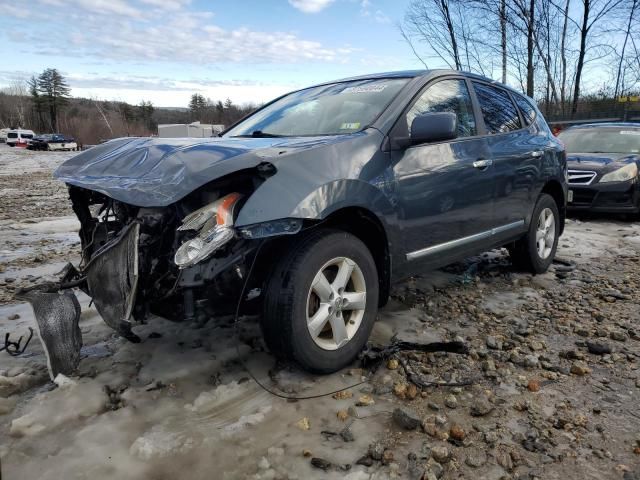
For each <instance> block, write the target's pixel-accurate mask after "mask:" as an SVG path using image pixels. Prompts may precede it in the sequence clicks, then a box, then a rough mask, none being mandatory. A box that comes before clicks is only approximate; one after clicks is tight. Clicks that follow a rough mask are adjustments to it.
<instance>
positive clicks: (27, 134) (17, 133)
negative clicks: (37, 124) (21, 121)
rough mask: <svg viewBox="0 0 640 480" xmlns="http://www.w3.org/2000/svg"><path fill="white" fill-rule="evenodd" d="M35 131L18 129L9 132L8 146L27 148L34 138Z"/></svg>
mask: <svg viewBox="0 0 640 480" xmlns="http://www.w3.org/2000/svg"><path fill="white" fill-rule="evenodd" d="M34 135H35V134H34V133H33V130H24V129H22V128H16V129H13V130H9V131H8V132H7V142H6V143H7V145H9V146H10V147H15V146H16V145H17V146H20V145H22V146H27V145H28V144H29V142H30V141H31V139H32V138H33V137H34Z"/></svg>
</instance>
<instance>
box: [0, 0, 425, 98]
mask: <svg viewBox="0 0 640 480" xmlns="http://www.w3.org/2000/svg"><path fill="white" fill-rule="evenodd" d="M408 3H409V0H263V1H259V0H235V1H231V0H209V1H204V0H31V1H21V2H16V1H15V0H0V59H2V60H1V61H0V87H2V86H7V85H8V84H10V83H11V82H13V81H16V80H25V79H27V78H29V77H30V76H31V75H33V74H37V73H39V72H41V71H42V70H44V69H45V68H57V69H58V70H60V72H61V73H62V74H63V75H64V76H65V77H66V78H67V80H68V83H69V85H70V86H71V89H72V91H71V94H72V95H73V96H82V97H90V98H96V99H100V100H121V101H127V102H130V103H134V104H137V103H139V102H140V101H142V100H147V101H151V102H153V104H154V105H156V106H164V107H186V106H187V105H188V102H189V98H190V96H191V95H192V94H193V93H196V92H197V93H201V94H203V95H204V96H205V97H209V98H211V99H212V100H224V99H225V98H227V97H228V98H231V100H233V101H234V102H236V103H240V104H243V103H248V102H253V103H260V102H265V101H267V100H270V99H271V98H274V97H276V96H278V95H281V94H283V93H285V92H288V91H291V90H294V89H296V88H301V87H304V86H308V85H312V84H315V83H319V82H323V81H328V80H333V79H338V78H344V77H349V76H353V75H359V74H365V73H372V72H380V71H390V70H403V69H416V68H420V67H421V64H420V62H419V61H418V60H417V59H416V58H415V56H414V55H413V54H412V52H411V50H410V48H409V47H408V46H407V45H406V43H405V42H404V40H403V39H402V37H401V35H400V33H399V31H398V27H397V23H398V22H400V21H401V20H402V17H403V16H404V12H405V10H406V7H407V4H408Z"/></svg>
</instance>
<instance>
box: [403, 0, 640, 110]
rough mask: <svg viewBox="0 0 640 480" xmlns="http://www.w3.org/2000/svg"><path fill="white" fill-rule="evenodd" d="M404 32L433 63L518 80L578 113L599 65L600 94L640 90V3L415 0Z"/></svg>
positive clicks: (549, 102) (551, 106)
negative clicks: (588, 76)
mask: <svg viewBox="0 0 640 480" xmlns="http://www.w3.org/2000/svg"><path fill="white" fill-rule="evenodd" d="M399 28H400V33H401V35H402V36H403V38H404V39H405V40H406V42H407V43H408V44H409V46H410V47H411V49H412V51H413V53H414V54H415V56H416V57H417V58H418V59H419V60H420V61H421V62H422V63H423V64H424V66H425V67H426V68H429V67H431V68H433V66H435V65H443V64H444V65H446V66H448V67H449V68H452V69H455V70H465V71H471V72H476V73H479V74H482V75H485V76H488V77H491V78H495V79H496V80H500V81H502V82H503V83H509V84H511V85H517V86H518V87H519V88H520V90H522V92H523V93H526V94H527V95H528V96H530V97H533V98H535V99H536V100H538V101H539V102H540V103H543V104H544V106H545V109H546V112H547V113H554V114H563V115H565V116H566V117H567V118H571V117H572V116H575V115H576V113H578V110H579V106H580V102H581V100H583V98H584V95H583V94H584V92H585V91H586V88H585V73H586V71H587V70H589V69H590V68H591V67H593V68H594V71H595V68H597V76H598V79H599V85H595V86H594V85H593V84H592V85H591V88H590V90H591V91H590V92H589V94H590V95H593V94H594V91H593V90H594V87H595V90H596V92H597V94H598V96H599V97H600V98H610V99H616V98H618V97H620V96H624V95H631V94H634V93H637V92H638V91H639V90H640V0H412V1H411V3H410V4H409V6H408V9H407V11H406V14H405V17H404V21H403V22H402V23H401V24H400V25H399Z"/></svg>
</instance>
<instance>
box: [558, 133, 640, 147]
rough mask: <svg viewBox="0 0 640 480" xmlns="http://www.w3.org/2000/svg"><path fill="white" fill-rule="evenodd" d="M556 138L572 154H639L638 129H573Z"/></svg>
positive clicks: (639, 139) (639, 135)
mask: <svg viewBox="0 0 640 480" xmlns="http://www.w3.org/2000/svg"><path fill="white" fill-rule="evenodd" d="M558 138H559V139H560V140H561V141H562V142H563V143H564V144H565V146H566V148H567V152H572V153H574V152H575V153H640V128H628V127H627V128H625V127H618V128H614V127H603V128H575V129H569V130H565V131H564V132H562V133H560V134H559V135H558Z"/></svg>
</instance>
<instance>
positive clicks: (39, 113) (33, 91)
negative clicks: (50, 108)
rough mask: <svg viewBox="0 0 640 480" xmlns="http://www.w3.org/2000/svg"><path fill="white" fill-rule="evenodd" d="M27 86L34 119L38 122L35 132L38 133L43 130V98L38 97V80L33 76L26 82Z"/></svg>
mask: <svg viewBox="0 0 640 480" xmlns="http://www.w3.org/2000/svg"><path fill="white" fill-rule="evenodd" d="M27 85H28V87H29V94H30V95H31V103H32V106H33V112H34V117H35V119H36V121H37V122H38V124H37V125H36V130H38V131H40V130H43V128H44V118H43V113H44V111H45V105H44V98H43V97H42V96H41V95H40V91H39V90H38V78H37V77H36V76H35V75H34V76H32V77H31V78H30V79H29V80H27Z"/></svg>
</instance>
